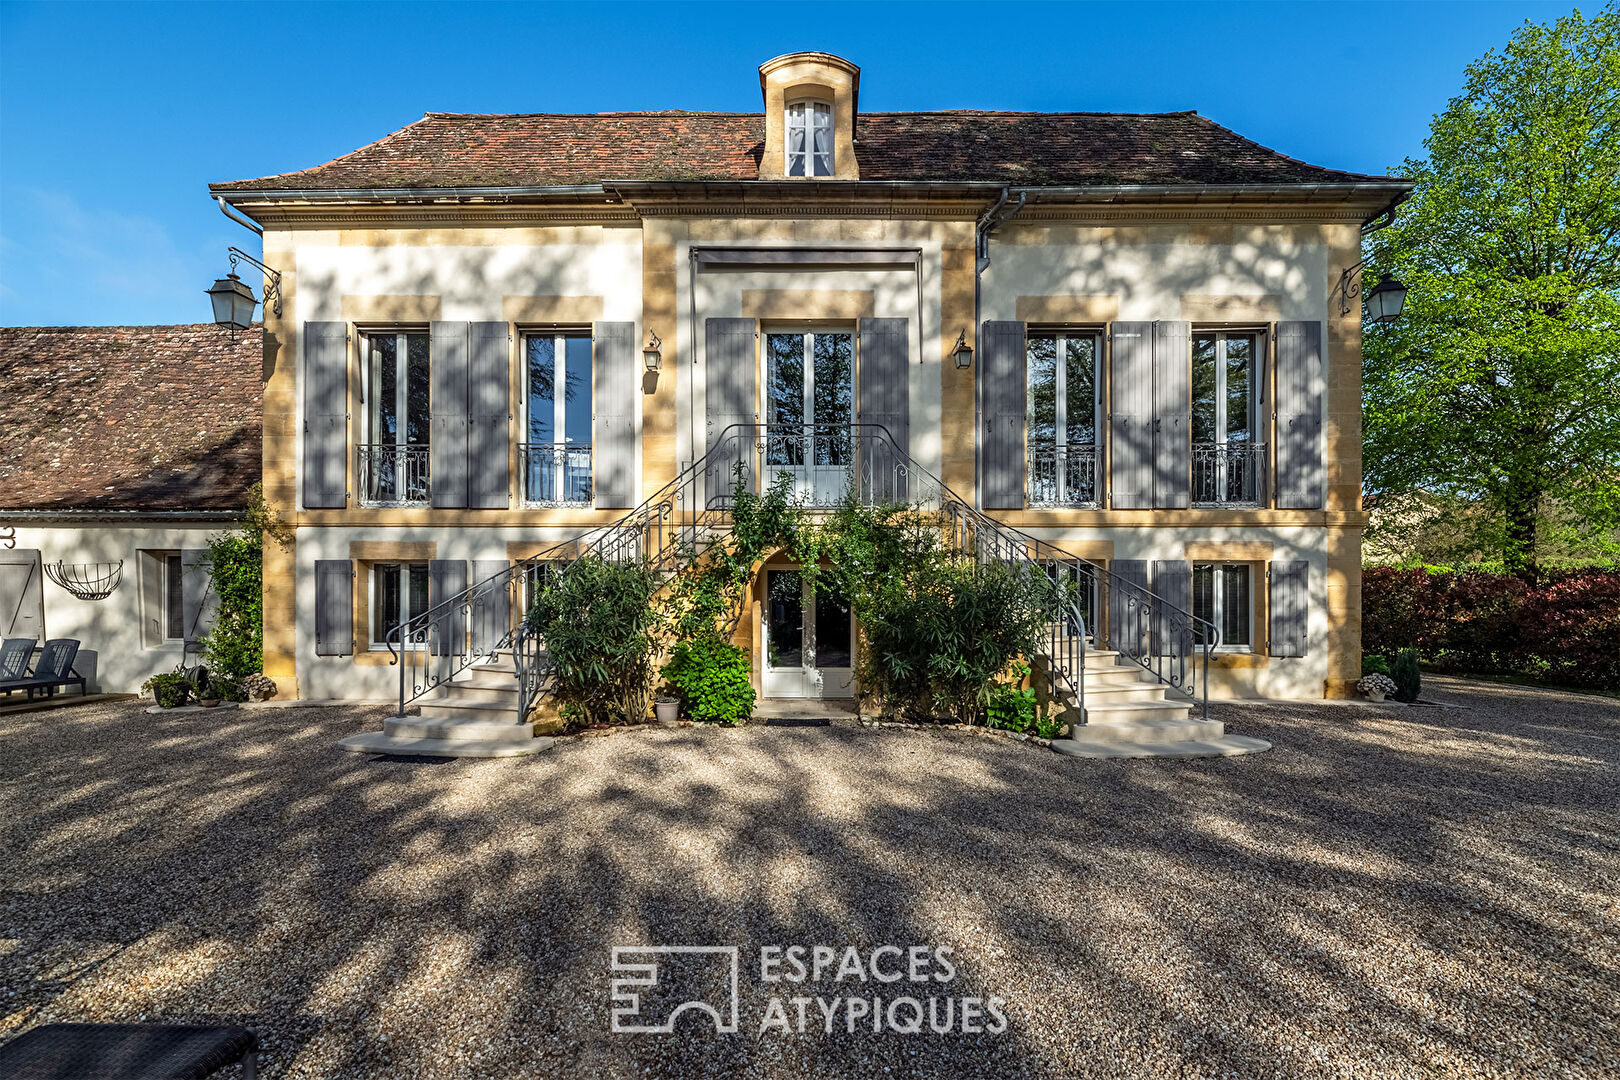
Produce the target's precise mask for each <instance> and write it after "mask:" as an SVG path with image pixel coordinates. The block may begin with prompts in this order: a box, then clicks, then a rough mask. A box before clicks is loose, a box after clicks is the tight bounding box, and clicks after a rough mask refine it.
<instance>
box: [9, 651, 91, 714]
mask: <svg viewBox="0 0 1620 1080" xmlns="http://www.w3.org/2000/svg"><path fill="white" fill-rule="evenodd" d="M78 655H79V643H78V642H77V641H75V640H74V639H73V638H53V639H52V640H50V641H47V642H46V643H45V647H44V648H43V649H41V650H40V652H39V661H38V663H36V664H35V665H34V673H33V674H32V675H24V676H23V677H22V678H20V679H8V680H6V681H5V682H0V693H4V694H5V695H6V696H7V697H10V696H11V695H12V694H14V693H16V692H17V691H18V690H26V691H28V700H29V701H33V700H34V692H35V691H38V690H43V691H44V692H45V696H46V697H53V696H55V694H56V690H57V687H61V686H73V685H75V684H76V685H77V686H78V687H79V693H81V694H82V693H84V692H85V689H84V681H85V680H84V676H83V675H80V674H78V673H77V672H75V671H74V670H73V660H74V658H75V657H76V656H78Z"/></svg>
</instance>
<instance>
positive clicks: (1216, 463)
mask: <svg viewBox="0 0 1620 1080" xmlns="http://www.w3.org/2000/svg"><path fill="white" fill-rule="evenodd" d="M1192 455H1193V458H1192V504H1193V505H1194V506H1258V505H1260V504H1261V503H1262V502H1264V501H1265V497H1266V447H1265V444H1264V443H1247V442H1242V443H1193V448H1192Z"/></svg>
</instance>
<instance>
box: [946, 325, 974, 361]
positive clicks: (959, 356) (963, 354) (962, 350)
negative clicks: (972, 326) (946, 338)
mask: <svg viewBox="0 0 1620 1080" xmlns="http://www.w3.org/2000/svg"><path fill="white" fill-rule="evenodd" d="M951 359H952V360H955V361H956V369H957V370H958V371H965V370H967V369H968V368H970V367H972V366H973V346H971V345H969V344H968V343H967V329H966V328H965V327H964V328H963V330H962V332H961V333H959V334H957V335H956V347H955V348H954V349H952V350H951Z"/></svg>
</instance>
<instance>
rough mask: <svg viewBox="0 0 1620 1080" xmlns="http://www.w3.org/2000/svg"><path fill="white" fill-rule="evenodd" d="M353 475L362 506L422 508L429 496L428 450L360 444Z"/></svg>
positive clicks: (415, 446)
mask: <svg viewBox="0 0 1620 1080" xmlns="http://www.w3.org/2000/svg"><path fill="white" fill-rule="evenodd" d="M355 451H356V453H355V458H356V460H355V475H356V477H357V483H358V484H359V486H360V501H361V502H362V503H363V504H365V505H366V506H425V505H427V502H428V499H429V497H430V495H431V493H432V491H431V486H430V484H429V473H428V469H429V463H428V448H427V446H426V445H425V444H415V443H361V444H360V445H359V446H357V447H355Z"/></svg>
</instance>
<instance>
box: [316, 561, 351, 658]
mask: <svg viewBox="0 0 1620 1080" xmlns="http://www.w3.org/2000/svg"><path fill="white" fill-rule="evenodd" d="M353 652H354V563H353V562H351V561H349V560H348V559H316V560H315V655H316V656H349V655H351V654H353Z"/></svg>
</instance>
